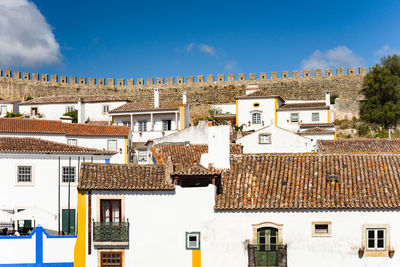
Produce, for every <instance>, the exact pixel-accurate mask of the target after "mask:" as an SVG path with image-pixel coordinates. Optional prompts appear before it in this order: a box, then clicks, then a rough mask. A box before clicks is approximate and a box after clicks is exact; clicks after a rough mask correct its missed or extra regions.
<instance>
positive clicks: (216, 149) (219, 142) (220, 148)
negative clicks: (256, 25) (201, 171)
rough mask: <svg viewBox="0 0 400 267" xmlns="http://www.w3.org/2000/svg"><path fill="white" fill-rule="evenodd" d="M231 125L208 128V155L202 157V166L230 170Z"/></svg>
mask: <svg viewBox="0 0 400 267" xmlns="http://www.w3.org/2000/svg"><path fill="white" fill-rule="evenodd" d="M229 128H230V126H229V125H221V126H211V127H208V153H207V154H203V155H201V159H200V164H201V165H202V166H203V167H206V168H208V167H209V166H210V165H211V166H214V167H215V168H217V169H229V168H230V140H229V130H230V129H229Z"/></svg>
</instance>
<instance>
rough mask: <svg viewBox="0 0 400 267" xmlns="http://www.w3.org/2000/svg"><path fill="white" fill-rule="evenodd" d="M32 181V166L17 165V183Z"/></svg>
mask: <svg viewBox="0 0 400 267" xmlns="http://www.w3.org/2000/svg"><path fill="white" fill-rule="evenodd" d="M30 182H32V166H18V183H30Z"/></svg>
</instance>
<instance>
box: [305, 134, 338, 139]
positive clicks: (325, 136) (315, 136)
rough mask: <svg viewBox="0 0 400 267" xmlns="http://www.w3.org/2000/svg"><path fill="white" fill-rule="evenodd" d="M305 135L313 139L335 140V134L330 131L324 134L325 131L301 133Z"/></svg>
mask: <svg viewBox="0 0 400 267" xmlns="http://www.w3.org/2000/svg"><path fill="white" fill-rule="evenodd" d="M301 135H302V136H304V137H307V138H310V139H312V140H315V141H316V140H334V138H335V134H334V133H330V134H324V133H319V134H307V133H302V134H301Z"/></svg>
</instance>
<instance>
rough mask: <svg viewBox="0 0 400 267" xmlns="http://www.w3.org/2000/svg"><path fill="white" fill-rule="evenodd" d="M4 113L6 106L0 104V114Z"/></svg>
mask: <svg viewBox="0 0 400 267" xmlns="http://www.w3.org/2000/svg"><path fill="white" fill-rule="evenodd" d="M6 113H7V106H1V111H0V114H6Z"/></svg>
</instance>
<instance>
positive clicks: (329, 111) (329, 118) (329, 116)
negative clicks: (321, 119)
mask: <svg viewBox="0 0 400 267" xmlns="http://www.w3.org/2000/svg"><path fill="white" fill-rule="evenodd" d="M330 122H331V110H330V109H328V123H330Z"/></svg>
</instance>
